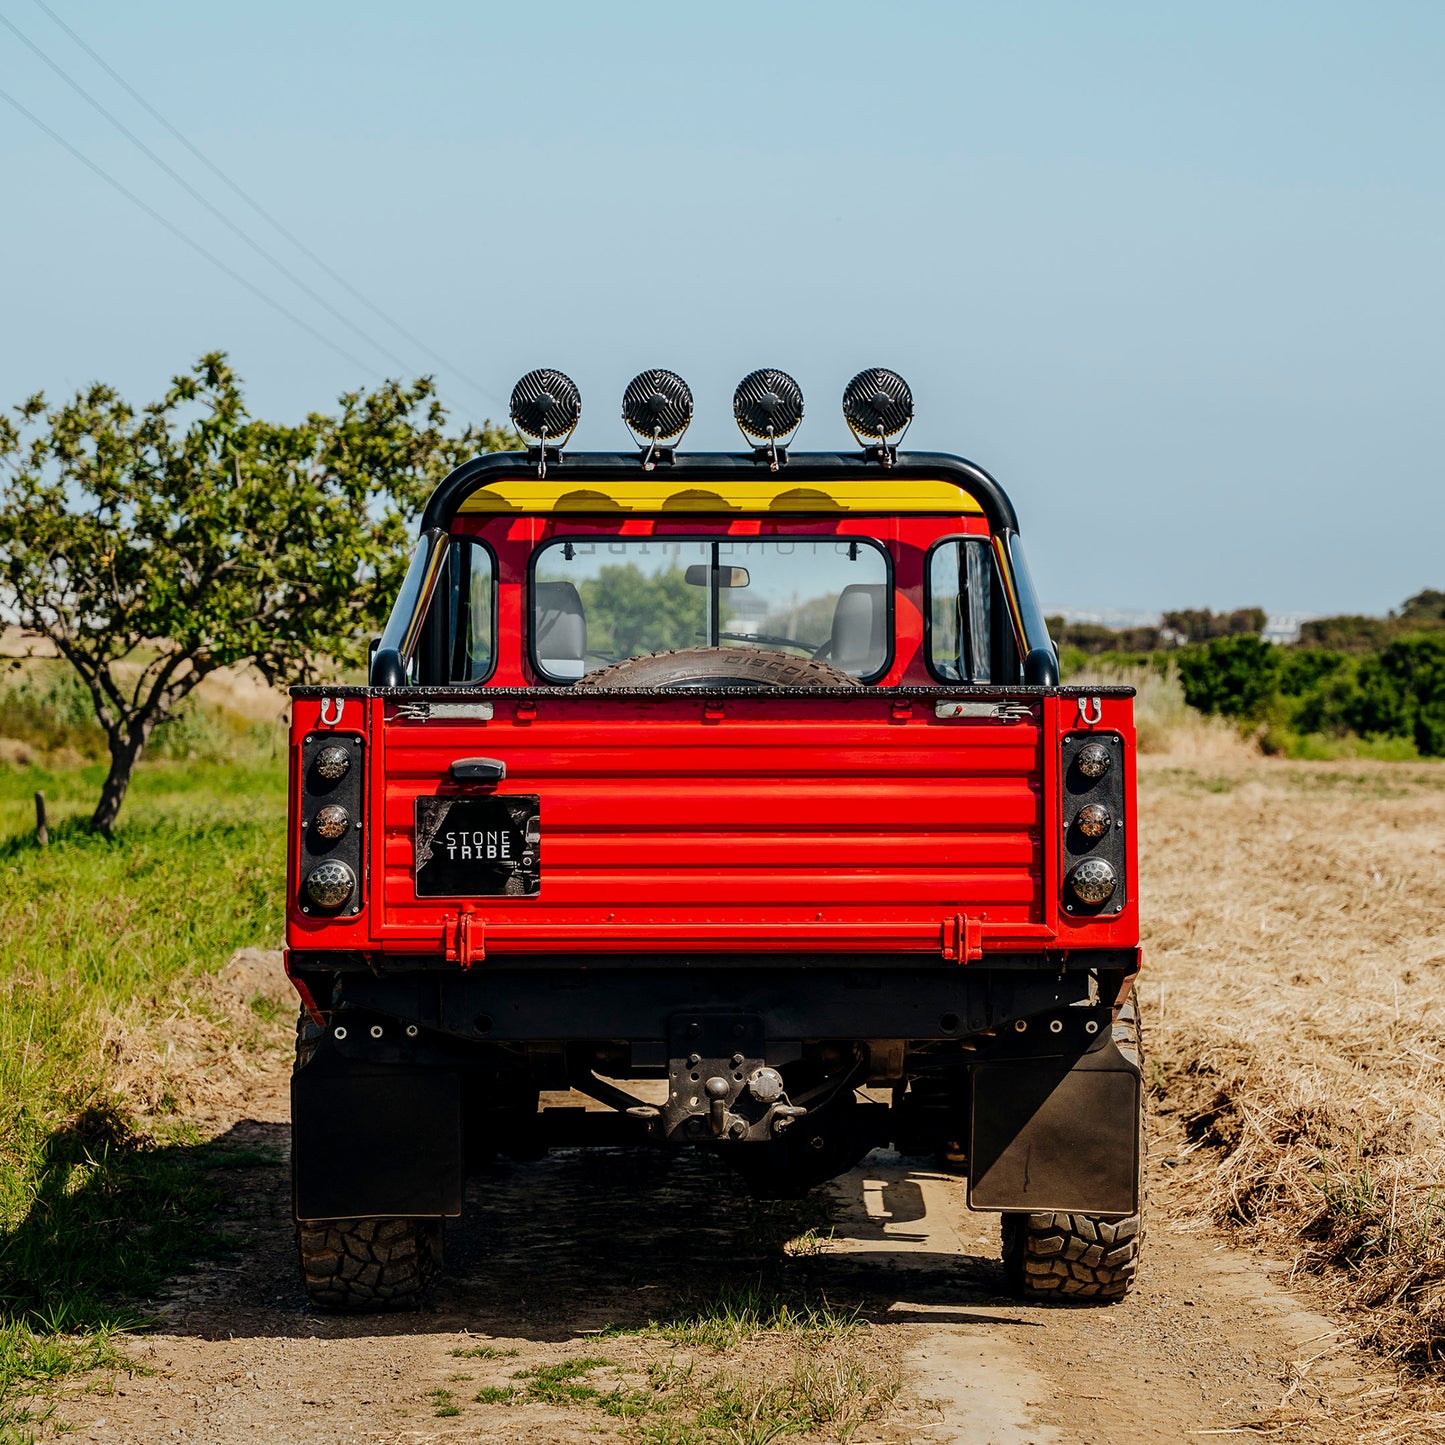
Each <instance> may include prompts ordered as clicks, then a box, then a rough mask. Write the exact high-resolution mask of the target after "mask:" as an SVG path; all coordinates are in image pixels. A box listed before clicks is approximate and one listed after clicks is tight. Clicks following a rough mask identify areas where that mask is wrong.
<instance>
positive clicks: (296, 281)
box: [0, 15, 411, 371]
mask: <svg viewBox="0 0 1445 1445" xmlns="http://www.w3.org/2000/svg"><path fill="white" fill-rule="evenodd" d="M0 25H3V26H4V27H5V28H6V29H7V30H8V31H10V33H11V34H12V35H14V36H15V38H16V39H17V40H19V41H20V42H21V43H22V44H23V45H25V46H27V47H28V48H29V49H30V50H31V51H33V52H34V53H35V54H36V55H37V56H38V57H39V58H40V59H41V60H42V61H44V62H45V64H46V65H48V66H49V67H50V69H51V70H53V71H54V72H55V73H56V74H57V75H58V76H59V77H60V78H61V79H62V80H63V81H64V82H65V83H66V84H67V85H68V86H69V87H70V88H71V89H72V90H73V91H75V92H76V94H77V95H79V96H80V97H81V98H82V99H83V100H85V101H86V102H87V103H88V104H89V105H91V106H92V107H94V109H95V110H97V111H98V112H99V113H100V114H101V115H103V116H104V117H105V118H106V120H108V121H109V122H110V123H111V124H112V125H113V126H114V127H115V128H116V129H117V130H118V131H119V132H120V133H121V134H122V135H123V136H125V138H126V139H127V140H128V141H130V143H131V144H132V145H134V146H135V147H136V148H137V149H138V150H140V151H141V152H142V153H143V154H144V155H146V156H147V157H149V159H150V160H152V161H153V162H154V163H155V164H156V165H158V166H159V167H160V168H161V170H163V171H164V172H165V173H166V174H167V175H168V176H169V177H170V178H171V179H172V180H173V181H175V183H176V184H177V185H178V186H180V187H181V188H182V189H183V190H184V191H185V192H186V193H187V194H188V195H189V196H190V197H191V198H192V199H193V200H195V201H196V202H197V203H198V204H200V205H202V206H204V207H205V208H206V210H207V211H209V212H210V213H211V215H213V216H214V217H215V218H216V219H217V220H218V221H220V223H221V224H222V225H223V226H225V227H226V229H227V230H229V231H230V232H231V233H232V234H233V235H235V236H236V237H238V238H239V239H240V240H241V241H243V242H244V243H245V244H246V245H247V246H249V247H250V248H251V249H252V250H253V251H254V252H255V253H256V254H257V255H258V256H260V257H261V259H262V260H263V261H267V262H269V263H270V264H271V265H272V266H274V267H275V268H276V269H277V270H278V271H279V272H280V273H281V274H282V275H283V276H284V277H286V279H287V280H288V281H290V282H291V283H292V284H293V285H294V286H296V287H298V288H299V289H300V290H301V291H302V292H304V293H305V294H306V295H307V296H309V297H310V298H311V299H312V300H313V301H314V302H316V304H317V305H318V306H320V307H322V308H323V309H324V310H326V311H328V312H330V314H331V315H332V316H334V317H335V318H336V320H338V321H339V322H341V324H342V325H343V326H346V327H348V328H349V329H350V330H352V331H354V332H355V333H356V334H357V335H358V336H359V337H360V338H361V339H362V340H363V341H364V342H366V344H367V345H368V346H374V347H375V348H376V349H377V350H378V351H379V352H380V353H381V354H382V355H383V356H385V357H386V359H387V360H388V361H390V362H391V363H392V364H393V365H395V366H399V367H400V368H401V369H402V371H409V370H411V367H410V366H409V365H408V363H407V362H406V361H405V360H404V359H403V358H402V357H400V356H398V355H397V354H396V353H395V352H394V351H392V350H391V348H390V347H388V346H386V345H384V344H383V343H382V342H380V341H377V340H376V338H375V337H373V336H370V335H368V334H367V332H365V331H364V330H363V329H362V328H361V327H360V326H358V325H357V324H356V323H355V322H354V321H352V320H351V318H350V317H348V316H346V315H345V314H344V313H343V312H341V311H339V310H337V308H336V307H335V306H333V305H332V304H331V303H330V302H329V301H328V300H327V299H326V298H325V297H324V296H322V295H321V294H320V292H318V291H316V290H315V289H314V288H313V287H311V286H309V285H308V284H307V283H306V282H305V281H303V280H302V279H301V277H299V276H298V275H296V273H295V272H294V271H292V270H291V268H290V267H289V266H287V265H286V263H285V262H284V261H281V260H279V259H278V258H277V257H275V256H273V255H272V254H271V253H270V252H269V251H268V250H267V249H266V248H265V247H264V246H263V245H261V243H260V242H259V241H257V240H255V239H253V238H252V237H251V236H250V235H248V234H247V232H246V231H245V230H243V229H242V228H241V227H240V226H238V225H237V224H236V223H235V222H234V221H233V220H231V218H230V217H229V216H227V215H226V213H225V212H224V211H222V210H221V209H220V208H219V207H218V206H215V205H213V204H212V203H211V201H210V200H208V199H207V197H206V196H204V195H203V194H202V193H201V192H200V191H198V190H197V189H196V188H195V187H194V186H193V185H192V184H191V183H190V182H189V181H188V180H187V179H186V178H185V177H184V176H183V175H181V173H180V172H179V171H177V170H176V169H175V168H174V167H173V166H171V165H170V164H169V163H168V162H167V161H165V160H164V159H163V158H162V157H161V156H158V155H157V154H156V153H155V151H153V150H152V149H151V148H150V147H149V146H148V145H147V144H146V143H145V142H144V141H143V140H142V139H141V138H140V137H139V136H138V135H136V133H135V132H134V131H133V130H131V129H130V127H129V126H127V125H126V124H125V122H124V121H122V120H121V119H120V118H119V117H118V116H116V115H114V114H113V113H112V112H111V111H109V110H107V109H106V107H105V106H104V105H102V104H101V103H100V101H98V100H97V99H96V98H95V97H94V96H93V95H91V93H90V92H89V91H88V90H86V88H85V87H84V86H83V85H81V84H80V82H79V81H78V80H74V79H72V77H71V76H70V75H69V74H68V73H67V72H66V71H65V70H64V68H63V67H62V66H60V65H59V64H57V63H56V62H55V61H54V60H52V59H51V58H50V57H49V56H48V55H47V54H46V53H45V52H44V51H43V50H42V49H41V48H40V47H39V46H38V45H36V44H35V42H34V41H33V40H31V39H30V37H29V36H28V35H26V34H25V32H24V31H22V30H20V29H19V28H18V27H17V26H15V25H14V24H13V23H12V22H11V21H10V20H8V19H7V18H6V17H5V16H4V15H0Z"/></svg>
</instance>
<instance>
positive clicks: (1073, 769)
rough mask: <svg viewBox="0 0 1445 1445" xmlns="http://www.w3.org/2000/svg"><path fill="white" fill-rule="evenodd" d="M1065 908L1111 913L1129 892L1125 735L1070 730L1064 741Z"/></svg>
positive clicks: (1085, 911) (1118, 906)
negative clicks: (1126, 843) (1125, 869)
mask: <svg viewBox="0 0 1445 1445" xmlns="http://www.w3.org/2000/svg"><path fill="white" fill-rule="evenodd" d="M1062 746H1063V775H1064V909H1065V911H1066V912H1068V913H1074V914H1083V915H1086V916H1087V915H1093V916H1098V915H1110V914H1115V913H1118V912H1119V910H1120V909H1121V908H1123V906H1124V903H1125V900H1126V896H1127V881H1128V880H1127V879H1126V878H1125V876H1124V863H1125V857H1126V854H1127V849H1126V847H1125V842H1126V840H1125V835H1124V826H1125V818H1124V740H1123V738H1122V737H1120V735H1119V734H1118V733H1110V732H1087V733H1070V734H1069V735H1068V736H1067V737H1066V738H1065V739H1064V741H1063V745H1062Z"/></svg>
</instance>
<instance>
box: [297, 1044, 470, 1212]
mask: <svg viewBox="0 0 1445 1445" xmlns="http://www.w3.org/2000/svg"><path fill="white" fill-rule="evenodd" d="M291 1177H292V1181H293V1185H294V1189H295V1210H296V1218H297V1219H298V1220H309V1219H393V1218H407V1217H412V1218H415V1217H422V1218H429V1219H438V1218H441V1217H442V1216H449V1217H452V1218H455V1217H456V1216H457V1215H459V1214H460V1213H461V1212H462V1091H461V1081H460V1079H459V1078H458V1077H457V1075H456V1074H451V1073H446V1072H444V1071H440V1070H427V1071H422V1070H406V1069H385V1068H383V1069H365V1068H355V1067H348V1068H344V1069H335V1068H324V1067H323V1066H321V1065H320V1061H319V1060H318V1061H317V1062H316V1063H313V1064H312V1065H310V1066H309V1067H307V1068H304V1069H302V1070H300V1071H299V1072H298V1073H296V1074H295V1075H294V1076H293V1077H292V1080H291Z"/></svg>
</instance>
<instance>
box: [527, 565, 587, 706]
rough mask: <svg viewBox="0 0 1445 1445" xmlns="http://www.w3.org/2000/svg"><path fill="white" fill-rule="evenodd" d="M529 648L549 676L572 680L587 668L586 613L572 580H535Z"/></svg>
mask: <svg viewBox="0 0 1445 1445" xmlns="http://www.w3.org/2000/svg"><path fill="white" fill-rule="evenodd" d="M532 617H533V626H534V627H535V628H536V631H535V633H534V634H533V637H532V648H533V651H534V653H535V654H536V658H537V661H538V662H539V663H540V664H541V667H542V671H543V672H545V673H547V675H548V676H549V677H554V678H563V679H565V680H566V681H567V682H575V681H576V680H577V679H578V678H579V677H581V676H582V674H583V673H584V672H585V671H586V670H587V614H586V613H585V612H584V611H583V610H582V599H581V598H580V597H579V596H578V595H577V588H576V586H575V585H574V584H573V583H571V582H538V583H537V584H536V585H535V587H534V588H533V604H532Z"/></svg>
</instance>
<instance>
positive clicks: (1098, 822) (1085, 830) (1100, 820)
mask: <svg viewBox="0 0 1445 1445" xmlns="http://www.w3.org/2000/svg"><path fill="white" fill-rule="evenodd" d="M1074 821H1075V822H1076V823H1077V824H1078V825H1079V832H1081V833H1082V834H1083V835H1084V837H1086V838H1102V837H1103V836H1104V834H1105V833H1107V832H1108V831H1109V823H1110V818H1109V810H1108V809H1107V808H1106V807H1104V805H1103V804H1102V803H1090V804H1089V805H1088V806H1087V807H1083V808H1080V809H1079V816H1078V817H1077V818H1075V819H1074Z"/></svg>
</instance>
